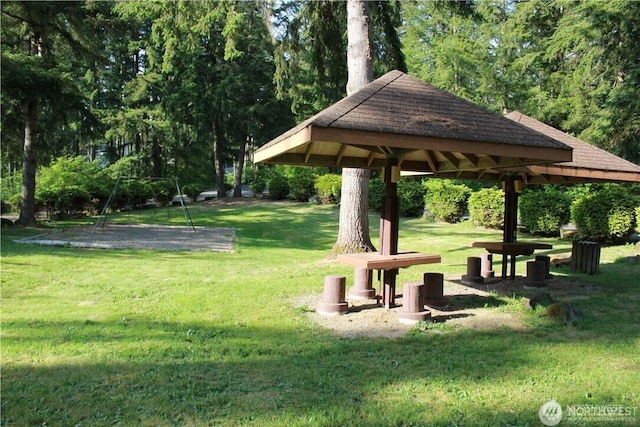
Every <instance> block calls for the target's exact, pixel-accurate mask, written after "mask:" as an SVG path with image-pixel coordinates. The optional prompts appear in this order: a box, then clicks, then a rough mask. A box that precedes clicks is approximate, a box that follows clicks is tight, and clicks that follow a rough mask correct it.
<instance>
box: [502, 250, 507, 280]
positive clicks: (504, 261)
mask: <svg viewBox="0 0 640 427" xmlns="http://www.w3.org/2000/svg"><path fill="white" fill-rule="evenodd" d="M507 260H508V257H507V254H502V280H505V279H506V278H507Z"/></svg>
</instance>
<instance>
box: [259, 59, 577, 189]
mask: <svg viewBox="0 0 640 427" xmlns="http://www.w3.org/2000/svg"><path fill="white" fill-rule="evenodd" d="M389 157H393V158H396V159H397V161H398V166H400V168H401V169H402V170H407V171H417V172H431V173H445V174H448V173H451V174H457V175H461V174H463V173H469V174H472V175H474V176H475V178H476V179H477V178H480V177H481V176H482V175H483V174H485V173H487V172H491V171H494V170H496V169H503V168H506V167H517V166H524V165H530V164H539V163H549V162H566V161H570V160H571V149H570V148H569V147H568V146H566V145H564V144H562V143H561V142H559V141H557V140H555V139H553V138H550V137H548V136H545V135H542V134H540V133H538V132H535V131H533V130H531V129H530V128H527V127H526V126H523V125H521V124H518V123H515V122H514V121H512V120H509V119H507V118H504V117H502V116H500V115H498V114H495V113H492V112H490V111H488V110H486V109H484V108H481V107H479V106H476V105H475V104H473V103H471V102H468V101H465V100H463V99H461V98H458V97H457V96H455V95H452V94H450V93H447V92H445V91H442V90H440V89H437V88H435V87H433V86H430V85H428V84H426V83H424V82H422V81H420V80H417V79H414V78H412V77H409V76H408V75H406V74H404V73H402V72H400V71H391V72H389V73H387V74H385V75H384V76H382V77H380V78H378V79H377V80H375V81H373V82H371V83H370V84H369V85H367V86H365V87H364V88H363V89H361V90H359V91H357V92H356V93H354V94H352V95H351V96H348V97H346V98H344V99H342V100H341V101H339V102H337V103H335V104H333V105H332V106H330V107H328V108H326V109H324V110H323V111H321V112H320V113H318V114H316V115H315V116H313V117H311V118H309V119H307V120H305V121H304V122H302V123H301V124H299V125H298V126H296V127H294V128H292V129H290V130H289V131H288V132H285V133H284V134H282V135H280V136H279V137H277V138H275V139H274V140H272V141H271V142H269V143H267V144H266V145H264V146H262V147H261V148H259V149H258V150H257V151H256V153H255V161H256V162H258V163H260V162H262V163H273V164H290V165H308V166H331V167H361V168H376V169H377V168H381V167H383V166H385V164H386V159H388V158H389Z"/></svg>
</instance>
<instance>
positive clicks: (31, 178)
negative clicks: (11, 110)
mask: <svg viewBox="0 0 640 427" xmlns="http://www.w3.org/2000/svg"><path fill="white" fill-rule="evenodd" d="M39 109H40V103H39V102H38V100H37V99H31V100H29V101H28V102H27V105H26V110H27V111H26V120H25V125H24V146H23V156H22V188H21V204H20V217H19V218H18V224H20V225H23V226H25V227H32V226H35V225H36V169H37V167H38V150H37V126H38V113H39Z"/></svg>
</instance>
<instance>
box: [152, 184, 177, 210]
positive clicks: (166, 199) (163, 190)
mask: <svg viewBox="0 0 640 427" xmlns="http://www.w3.org/2000/svg"><path fill="white" fill-rule="evenodd" d="M151 188H152V190H153V198H154V200H155V201H156V202H158V203H160V205H162V206H166V205H168V204H170V203H171V201H172V200H173V196H176V195H178V189H177V188H176V182H175V180H173V179H161V180H157V181H153V182H152V183H151Z"/></svg>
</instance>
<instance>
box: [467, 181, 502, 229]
mask: <svg viewBox="0 0 640 427" xmlns="http://www.w3.org/2000/svg"><path fill="white" fill-rule="evenodd" d="M469 213H470V214H471V219H472V221H473V223H474V224H476V225H480V226H483V227H487V228H496V229H500V228H502V225H503V224H504V194H503V193H502V191H500V190H497V189H495V188H484V189H482V190H480V191H477V192H475V193H473V194H471V195H470V196H469Z"/></svg>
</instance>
